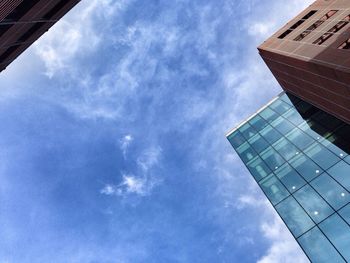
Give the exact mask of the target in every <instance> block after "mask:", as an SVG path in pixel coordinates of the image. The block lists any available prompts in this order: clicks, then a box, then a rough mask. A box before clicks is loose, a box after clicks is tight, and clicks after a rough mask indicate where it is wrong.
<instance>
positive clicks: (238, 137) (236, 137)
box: [228, 131, 245, 148]
mask: <svg viewBox="0 0 350 263" xmlns="http://www.w3.org/2000/svg"><path fill="white" fill-rule="evenodd" d="M228 140H229V141H230V143H231V145H232V146H233V148H237V147H238V146H240V145H241V144H242V143H244V142H245V138H244V137H243V135H242V134H241V133H240V132H239V131H235V132H234V133H232V134H231V135H230V136H228Z"/></svg>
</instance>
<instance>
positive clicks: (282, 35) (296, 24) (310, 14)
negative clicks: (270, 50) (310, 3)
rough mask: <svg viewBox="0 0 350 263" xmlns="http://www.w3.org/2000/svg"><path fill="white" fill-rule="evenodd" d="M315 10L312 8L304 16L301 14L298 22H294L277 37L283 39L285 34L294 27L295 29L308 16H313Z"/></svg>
mask: <svg viewBox="0 0 350 263" xmlns="http://www.w3.org/2000/svg"><path fill="white" fill-rule="evenodd" d="M316 12H317V11H316V10H312V11H310V12H309V13H307V14H306V15H305V16H303V17H302V18H301V19H300V20H299V21H298V22H296V23H295V24H293V25H292V26H291V27H290V28H289V29H287V30H286V31H285V32H284V33H282V34H281V35H280V36H279V37H278V38H279V39H283V38H285V37H286V36H287V35H289V34H290V33H291V32H292V31H293V30H294V29H296V28H297V27H299V26H300V25H301V24H302V23H304V22H305V21H306V20H307V19H308V18H310V17H311V16H313V15H314V14H315V13H316Z"/></svg>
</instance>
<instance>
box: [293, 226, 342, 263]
mask: <svg viewBox="0 0 350 263" xmlns="http://www.w3.org/2000/svg"><path fill="white" fill-rule="evenodd" d="M298 242H299V244H300V245H301V246H302V248H303V249H304V251H305V252H306V254H307V255H308V256H309V257H310V258H311V259H312V261H313V262H318V263H329V262H332V263H338V262H345V261H344V259H343V258H342V257H341V256H340V255H339V253H338V252H337V251H336V250H335V249H334V247H333V246H332V244H331V243H330V242H329V241H328V240H327V238H326V237H325V236H324V235H323V234H322V232H321V231H320V230H319V228H318V227H314V228H313V229H311V230H310V231H308V232H307V233H305V234H304V235H302V236H301V237H299V238H298Z"/></svg>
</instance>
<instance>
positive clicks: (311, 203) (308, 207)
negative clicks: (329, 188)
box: [294, 185, 334, 223]
mask: <svg viewBox="0 0 350 263" xmlns="http://www.w3.org/2000/svg"><path fill="white" fill-rule="evenodd" d="M294 197H295V198H296V199H297V201H298V202H299V203H300V204H301V206H302V207H303V208H304V209H305V211H306V212H307V213H308V215H309V216H310V217H311V218H312V219H313V220H314V221H315V222H316V223H319V222H321V221H322V220H323V219H325V218H326V217H328V216H329V215H331V214H332V213H333V212H334V210H333V209H332V208H331V207H330V206H329V205H328V204H327V203H326V202H325V201H324V200H323V199H322V197H321V196H320V195H319V194H318V193H316V191H315V190H314V189H312V188H311V186H309V185H305V186H304V187H303V188H301V189H300V190H299V191H297V192H296V193H295V194H294Z"/></svg>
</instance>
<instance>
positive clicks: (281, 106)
mask: <svg viewBox="0 0 350 263" xmlns="http://www.w3.org/2000/svg"><path fill="white" fill-rule="evenodd" d="M269 107H270V108H271V109H273V110H274V111H275V112H277V113H279V114H280V115H282V114H283V113H285V112H286V111H287V110H288V109H289V108H290V105H289V104H287V103H285V102H284V101H283V100H276V101H274V102H273V103H272V104H271V105H270V106H269Z"/></svg>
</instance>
